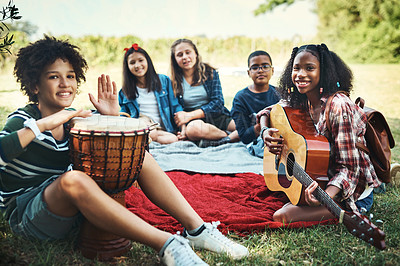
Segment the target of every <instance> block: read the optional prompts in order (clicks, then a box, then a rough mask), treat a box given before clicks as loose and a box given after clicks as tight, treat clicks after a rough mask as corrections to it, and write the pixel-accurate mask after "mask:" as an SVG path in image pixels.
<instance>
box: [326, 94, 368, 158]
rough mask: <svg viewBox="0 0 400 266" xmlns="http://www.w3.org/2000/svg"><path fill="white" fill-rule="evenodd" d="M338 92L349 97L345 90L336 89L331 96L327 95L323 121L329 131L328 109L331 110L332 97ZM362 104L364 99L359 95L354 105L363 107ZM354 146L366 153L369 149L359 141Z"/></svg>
mask: <svg viewBox="0 0 400 266" xmlns="http://www.w3.org/2000/svg"><path fill="white" fill-rule="evenodd" d="M338 93H343V94H345V95H346V96H347V97H349V93H348V92H347V91H337V92H335V93H334V94H332V95H331V96H329V98H328V100H326V106H325V121H326V128H327V129H328V131H329V132H332V126H331V123H330V121H329V113H330V111H331V105H332V100H333V97H335V96H336V94H338ZM364 104H365V101H364V99H363V98H361V97H358V98H357V100H356V105H358V106H359V107H360V108H361V109H363V108H364ZM356 147H357V149H359V150H362V151H364V152H366V153H369V149H368V148H367V146H365V145H364V144H362V143H361V142H357V143H356Z"/></svg>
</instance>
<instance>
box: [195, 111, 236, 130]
mask: <svg viewBox="0 0 400 266" xmlns="http://www.w3.org/2000/svg"><path fill="white" fill-rule="evenodd" d="M202 120H203V121H204V122H206V123H209V124H212V125H214V126H216V127H217V128H219V129H221V130H227V129H228V126H229V123H230V122H231V121H232V117H230V116H229V115H226V114H219V115H217V116H211V115H208V116H206V117H205V118H203V119H202Z"/></svg>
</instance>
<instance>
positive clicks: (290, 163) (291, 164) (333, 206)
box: [287, 157, 342, 216]
mask: <svg viewBox="0 0 400 266" xmlns="http://www.w3.org/2000/svg"><path fill="white" fill-rule="evenodd" d="M287 162H288V163H287V165H288V166H289V167H291V169H292V172H293V176H294V170H295V166H298V167H297V168H296V169H298V170H301V171H300V173H299V174H300V178H302V180H303V181H306V182H307V181H308V184H307V187H308V186H309V185H310V184H311V183H312V182H313V181H314V180H313V179H312V178H311V177H310V176H309V175H308V174H307V172H306V171H304V169H303V168H302V167H301V166H300V165H299V164H298V163H297V162H295V161H293V160H292V159H291V158H290V157H287ZM295 177H296V176H295ZM299 181H300V180H299ZM300 183H302V182H300ZM317 192H319V196H320V197H321V199H318V200H319V201H321V202H322V203H325V205H329V207H331V208H330V209H331V211H332V212H334V214H336V215H337V216H339V215H340V212H341V211H342V209H341V208H340V207H339V206H338V205H337V204H336V202H335V201H334V200H333V199H332V198H331V197H330V196H329V195H328V194H327V193H326V192H325V191H324V190H323V189H322V188H321V187H320V186H318V187H317ZM326 207H328V206H326ZM328 209H329V208H328Z"/></svg>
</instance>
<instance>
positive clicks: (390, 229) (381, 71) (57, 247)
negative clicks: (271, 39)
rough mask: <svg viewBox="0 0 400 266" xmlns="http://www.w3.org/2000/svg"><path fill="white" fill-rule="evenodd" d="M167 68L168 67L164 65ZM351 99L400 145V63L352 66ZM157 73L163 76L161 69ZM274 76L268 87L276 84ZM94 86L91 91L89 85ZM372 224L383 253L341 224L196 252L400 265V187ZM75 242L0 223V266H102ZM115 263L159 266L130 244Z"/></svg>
mask: <svg viewBox="0 0 400 266" xmlns="http://www.w3.org/2000/svg"><path fill="white" fill-rule="evenodd" d="M164 66H166V65H164ZM352 68H353V71H354V74H355V91H354V93H353V95H354V96H353V97H355V96H358V95H362V96H363V97H364V98H365V99H366V103H367V105H368V106H371V107H374V108H376V109H378V110H381V111H382V112H383V113H384V114H385V116H386V117H387V119H388V122H389V124H390V127H391V130H392V133H393V135H394V138H395V140H396V142H397V143H400V109H399V108H398V105H399V102H400V99H399V97H400V82H399V79H398V75H397V73H399V71H400V66H398V65H356V66H352ZM119 70H120V68H119V67H118V66H110V67H97V68H94V69H92V70H90V71H89V73H88V78H87V79H88V81H87V83H86V84H84V85H83V86H82V87H81V95H79V97H78V99H77V101H76V103H75V105H76V107H85V108H92V107H91V105H90V104H88V102H89V100H88V99H87V92H92V93H96V89H95V88H96V85H95V84H96V77H97V75H98V74H100V73H110V74H111V75H112V77H113V78H114V79H115V80H116V81H117V84H121V83H120V77H119V76H120V74H119ZM160 73H167V72H166V71H160ZM276 78H277V75H276V77H274V79H273V80H272V83H273V82H275V81H276ZM221 82H222V85H223V88H224V96H225V100H226V105H227V107H228V108H230V106H231V102H232V99H233V97H234V95H235V94H236V92H237V91H238V90H240V89H242V88H244V87H245V86H247V85H248V84H249V83H250V82H251V80H250V79H249V78H248V77H236V76H235V77H234V76H222V77H221ZM0 84H2V86H1V88H0V126H2V125H3V124H4V122H5V119H6V116H7V115H8V114H9V113H10V112H11V111H13V110H14V109H15V108H17V107H19V106H22V105H24V104H25V102H26V98H25V97H23V96H21V93H20V91H19V88H18V86H17V85H16V84H15V81H14V79H13V78H12V76H11V71H5V72H2V74H0ZM89 86H92V87H89ZM392 161H393V162H400V149H399V146H398V145H396V147H395V148H394V149H393V150H392ZM371 213H373V215H374V218H373V219H372V222H374V223H375V221H376V220H377V219H380V220H382V221H383V224H382V225H380V228H381V229H383V230H384V232H385V233H386V246H387V248H386V250H384V251H379V250H376V249H375V248H374V247H372V246H370V245H368V244H366V243H365V242H364V241H361V240H359V239H358V238H356V237H354V236H353V235H351V234H350V233H349V232H348V231H347V229H346V228H345V227H344V226H343V225H328V226H315V227H312V228H305V229H290V230H289V229H275V230H271V229H266V230H265V232H263V233H258V234H251V235H248V236H246V237H238V236H237V235H235V234H230V235H229V236H230V237H232V238H234V239H236V240H237V241H239V242H241V243H242V244H244V245H246V246H248V248H249V250H250V256H249V257H248V258H246V259H243V260H240V261H232V260H230V259H229V258H228V257H226V256H223V255H217V254H214V253H211V252H207V251H201V252H200V251H197V253H198V254H199V255H200V257H202V258H203V259H204V260H205V261H206V262H207V263H209V264H210V265H296V264H297V265H298V264H301V265H304V264H314V265H321V264H322V265H398V264H399V263H400V246H399V243H400V188H399V187H395V186H391V185H389V186H387V191H386V193H382V194H375V201H374V205H373V208H372V210H371ZM75 243H76V238H74V237H73V236H71V237H70V238H68V239H66V240H63V241H54V242H47V241H44V242H43V241H35V240H34V241H31V240H26V239H23V238H21V237H18V236H16V235H14V234H12V232H11V231H10V228H9V226H8V225H7V223H6V222H5V221H4V219H0V265H106V263H102V262H98V261H92V260H88V259H86V258H84V257H83V256H82V255H81V254H80V253H79V251H77V249H76V247H75ZM114 264H116V265H159V264H160V261H159V259H158V256H157V254H156V253H155V252H154V251H153V250H152V249H150V248H148V247H146V246H144V245H141V244H137V243H134V244H133V248H132V249H131V251H129V252H128V253H127V254H126V255H125V256H123V257H120V258H117V259H116V261H115V262H114Z"/></svg>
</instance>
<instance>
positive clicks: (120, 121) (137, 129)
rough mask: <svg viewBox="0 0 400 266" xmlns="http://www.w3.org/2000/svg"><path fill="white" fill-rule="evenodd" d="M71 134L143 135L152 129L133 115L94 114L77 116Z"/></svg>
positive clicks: (72, 120) (73, 120) (72, 122)
mask: <svg viewBox="0 0 400 266" xmlns="http://www.w3.org/2000/svg"><path fill="white" fill-rule="evenodd" d="M70 128H71V131H70V133H71V134H74V133H78V132H79V134H82V135H85V134H87V135H99V136H101V135H109V136H121V135H122V133H121V132H123V135H125V136H130V135H142V134H147V133H148V132H149V131H150V128H149V126H148V125H147V124H146V123H144V122H143V121H142V120H140V119H137V118H131V117H122V116H110V115H100V114H94V115H92V116H90V117H86V118H82V117H75V118H73V119H71V122H70Z"/></svg>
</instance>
